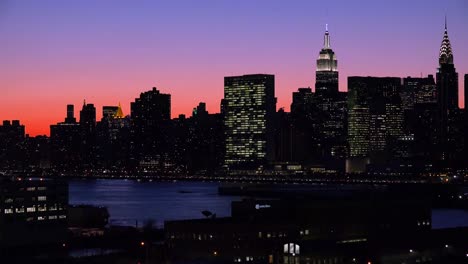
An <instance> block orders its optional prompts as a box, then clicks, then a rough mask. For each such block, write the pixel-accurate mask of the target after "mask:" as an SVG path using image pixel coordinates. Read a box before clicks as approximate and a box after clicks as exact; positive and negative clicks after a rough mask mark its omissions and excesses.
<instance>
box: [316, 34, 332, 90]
mask: <svg viewBox="0 0 468 264" xmlns="http://www.w3.org/2000/svg"><path fill="white" fill-rule="evenodd" d="M315 80H316V82H315V92H316V93H319V94H321V93H325V94H329V95H334V94H337V93H338V61H337V59H336V55H335V52H333V50H332V49H331V46H330V33H328V26H327V27H326V31H325V35H324V37H323V48H322V50H321V51H320V54H319V57H318V59H317V70H316V72H315Z"/></svg>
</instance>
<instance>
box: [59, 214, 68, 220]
mask: <svg viewBox="0 0 468 264" xmlns="http://www.w3.org/2000/svg"><path fill="white" fill-rule="evenodd" d="M65 218H67V216H66V215H59V219H65Z"/></svg>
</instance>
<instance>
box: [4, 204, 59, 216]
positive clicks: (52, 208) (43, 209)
mask: <svg viewBox="0 0 468 264" xmlns="http://www.w3.org/2000/svg"><path fill="white" fill-rule="evenodd" d="M57 209H58V210H63V207H62V206H57V205H56V204H54V205H49V211H57ZM36 210H37V211H39V212H46V211H47V206H46V205H38V206H30V207H26V212H27V213H33V212H36ZM13 212H15V213H17V214H21V213H24V212H25V210H24V206H22V207H18V208H15V210H13V208H6V209H4V213H5V214H13Z"/></svg>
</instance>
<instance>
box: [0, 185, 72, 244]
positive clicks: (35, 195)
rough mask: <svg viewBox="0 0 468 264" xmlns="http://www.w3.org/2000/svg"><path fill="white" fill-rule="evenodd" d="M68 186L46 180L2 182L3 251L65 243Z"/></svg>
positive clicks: (0, 226)
mask: <svg viewBox="0 0 468 264" xmlns="http://www.w3.org/2000/svg"><path fill="white" fill-rule="evenodd" d="M67 205H68V186H67V184H66V183H63V182H59V181H55V180H45V179H24V178H13V179H1V180H0V210H1V211H0V248H3V249H4V248H14V247H28V246H34V247H41V246H45V245H59V246H62V244H63V243H64V242H65V240H66V230H67Z"/></svg>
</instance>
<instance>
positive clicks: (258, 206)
mask: <svg viewBox="0 0 468 264" xmlns="http://www.w3.org/2000/svg"><path fill="white" fill-rule="evenodd" d="M270 207H271V205H269V204H256V205H255V209H257V210H259V209H265V208H270Z"/></svg>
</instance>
